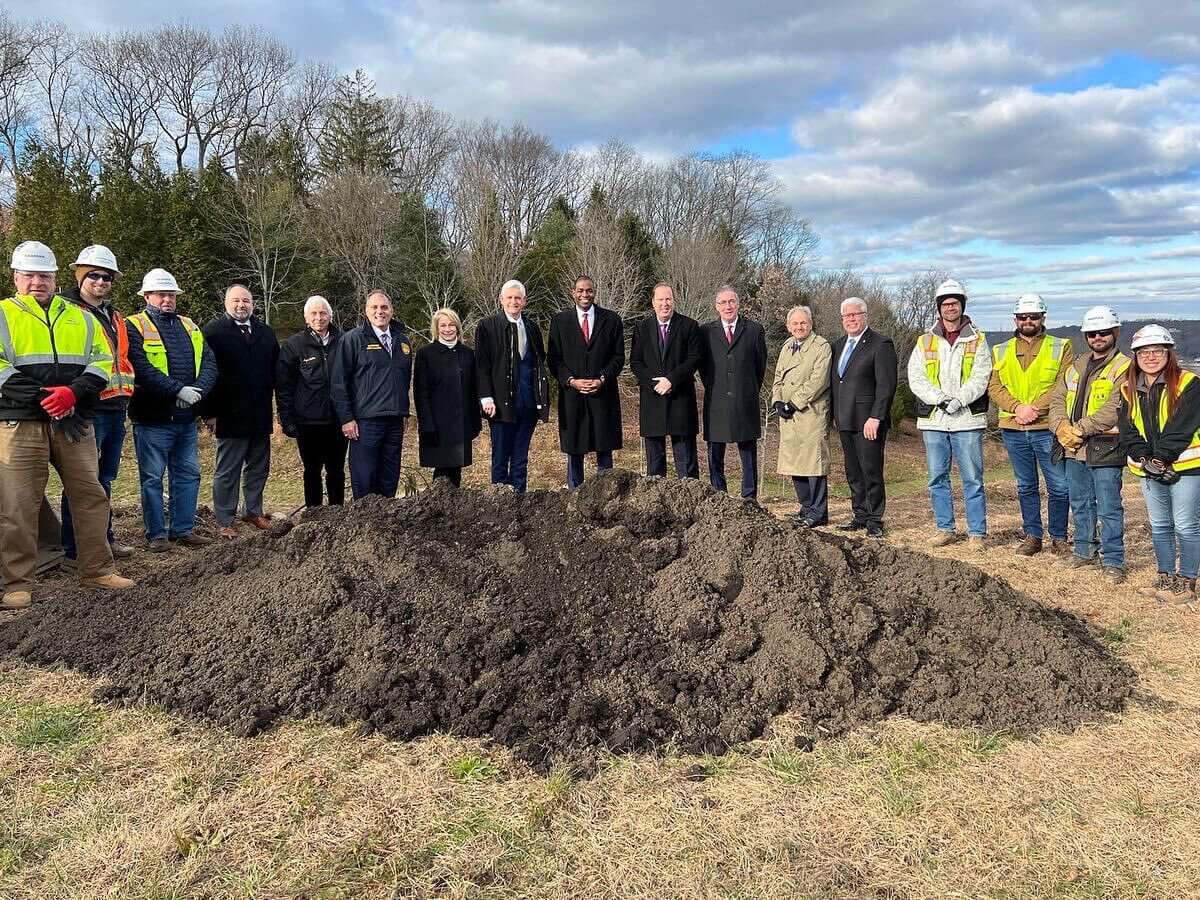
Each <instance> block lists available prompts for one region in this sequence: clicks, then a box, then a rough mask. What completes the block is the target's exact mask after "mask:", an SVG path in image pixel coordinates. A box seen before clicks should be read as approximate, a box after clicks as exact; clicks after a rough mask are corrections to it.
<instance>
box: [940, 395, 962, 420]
mask: <svg viewBox="0 0 1200 900" xmlns="http://www.w3.org/2000/svg"><path fill="white" fill-rule="evenodd" d="M962 408H963V405H962V401H961V400H955V399H954V398H953V397H951V398H950V399H949V400H947V401H946V405H945V406H943V407H942V409H944V410H945V411H946V415H948V416H952V415H954V414H955V413H956V412H958V411H959V410H960V409H962Z"/></svg>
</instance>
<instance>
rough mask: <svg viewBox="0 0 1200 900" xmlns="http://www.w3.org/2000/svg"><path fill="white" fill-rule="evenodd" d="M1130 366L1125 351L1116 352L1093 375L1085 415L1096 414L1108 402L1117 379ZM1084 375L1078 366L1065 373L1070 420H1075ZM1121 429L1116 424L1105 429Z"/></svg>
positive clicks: (1116, 430) (1066, 405) (1112, 432)
mask: <svg viewBox="0 0 1200 900" xmlns="http://www.w3.org/2000/svg"><path fill="white" fill-rule="evenodd" d="M1128 368H1129V357H1128V356H1126V355H1125V354H1124V353H1115V354H1113V358H1112V359H1110V360H1109V361H1108V362H1107V363H1105V364H1104V366H1103V367H1102V368H1101V369H1100V371H1099V372H1097V373H1096V374H1095V375H1093V376H1092V380H1091V382H1090V383H1089V384H1088V393H1087V400H1086V401H1085V402H1084V407H1083V414H1084V415H1085V416H1094V415H1095V414H1096V413H1097V411H1099V409H1100V407H1102V406H1103V405H1104V404H1105V403H1107V402H1108V398H1109V397H1111V396H1112V392H1113V389H1114V388H1115V387H1116V385H1117V379H1119V378H1121V377H1122V376H1123V375H1124V374H1125V370H1126V369H1128ZM1081 377H1082V376H1081V375H1080V374H1079V369H1078V367H1076V366H1071V367H1070V368H1068V369H1067V371H1066V372H1065V373H1064V375H1063V381H1064V382H1065V384H1066V389H1067V394H1066V399H1065V402H1064V406H1065V407H1066V414H1067V419H1068V420H1073V417H1074V415H1075V403H1076V401H1077V400H1078V395H1079V381H1080V378H1081ZM1119 431H1120V429H1119V428H1117V426H1116V425H1115V424H1114V425H1113V427H1112V428H1109V429H1108V430H1107V431H1105V432H1104V433H1105V434H1117V433H1118V432H1119Z"/></svg>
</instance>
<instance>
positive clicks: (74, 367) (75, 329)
mask: <svg viewBox="0 0 1200 900" xmlns="http://www.w3.org/2000/svg"><path fill="white" fill-rule="evenodd" d="M112 368H113V360H112V354H110V353H109V349H108V339H107V338H106V337H105V336H104V328H103V326H101V324H100V323H99V321H97V319H96V317H95V316H93V315H92V314H91V313H89V312H87V311H86V310H83V309H81V308H80V307H78V306H76V305H75V304H74V303H70V302H68V301H66V300H64V299H63V298H62V297H60V296H57V295H55V296H54V297H52V298H51V299H50V302H49V303H48V304H47V305H46V306H42V305H41V304H40V303H38V302H37V300H35V299H34V298H33V297H29V296H23V297H9V298H8V299H7V300H3V301H0V419H47V418H49V417H48V416H47V415H46V412H45V411H44V410H43V409H42V407H41V400H42V399H43V398H44V396H45V394H43V393H42V392H41V388H44V387H60V386H63V385H66V386H68V387H70V388H71V391H72V392H73V393H74V394H75V404H76V409H77V410H78V411H79V413H80V414H83V415H87V414H88V413H90V412H91V410H92V407H93V405H94V403H95V400H96V397H97V396H98V395H99V394H100V392H101V391H102V390H104V389H105V388H106V387H107V386H108V382H109V380H110V379H111V377H112Z"/></svg>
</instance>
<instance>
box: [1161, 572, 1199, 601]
mask: <svg viewBox="0 0 1200 900" xmlns="http://www.w3.org/2000/svg"><path fill="white" fill-rule="evenodd" d="M1156 596H1157V598H1158V599H1159V600H1160V601H1162V602H1163V603H1174V604H1181V603H1190V602H1191V601H1192V600H1195V599H1196V579H1195V578H1192V579H1190V580H1189V579H1187V578H1184V577H1183V576H1182V575H1170V576H1168V578H1167V584H1166V587H1164V588H1162V589H1161V590H1159V592H1158V594H1157V595H1156Z"/></svg>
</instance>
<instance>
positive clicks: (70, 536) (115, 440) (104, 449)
mask: <svg viewBox="0 0 1200 900" xmlns="http://www.w3.org/2000/svg"><path fill="white" fill-rule="evenodd" d="M92 430H93V431H95V432H96V453H97V454H98V455H99V457H100V487H102V488H104V493H105V495H106V496H107V497H109V499H111V498H112V483H113V482H114V481H116V480H117V470H118V469H119V468H120V466H121V448H122V447H123V446H124V444H125V410H121V411H120V412H110V413H97V414H96V418H95V419H93V420H92ZM108 542H109V543H110V544H111V543H112V542H113V530H112V508H111V505H110V507H109V510H108ZM62 544H63V550H64V551H65V552H66V555H67V559H74V558H75V556H76V553H77V552H78V551H77V550H76V548H75V523H74V522H72V521H71V504H70V503H68V502H67V495H66V492H64V493H63V497H62Z"/></svg>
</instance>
